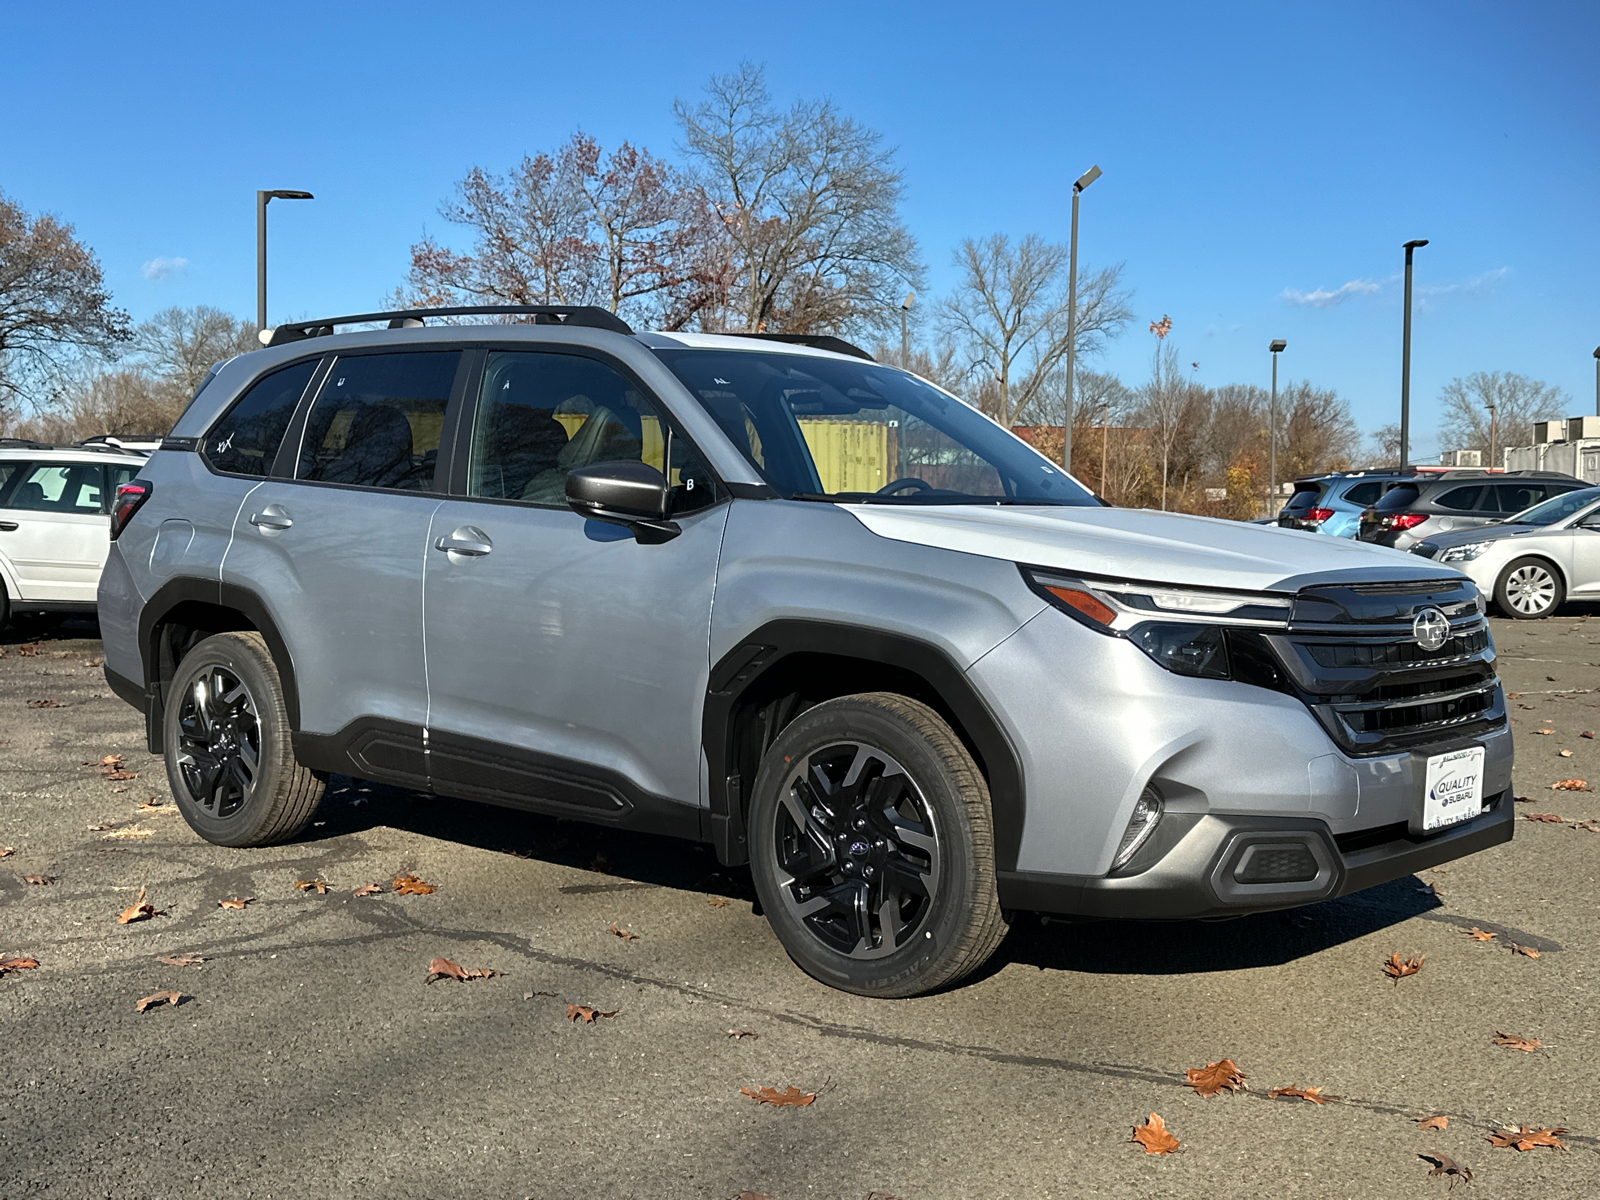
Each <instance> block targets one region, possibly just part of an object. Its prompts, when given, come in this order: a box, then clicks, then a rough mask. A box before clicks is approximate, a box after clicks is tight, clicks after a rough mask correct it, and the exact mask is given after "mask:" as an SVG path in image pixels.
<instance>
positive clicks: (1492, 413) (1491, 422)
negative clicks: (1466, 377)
mask: <svg viewBox="0 0 1600 1200" xmlns="http://www.w3.org/2000/svg"><path fill="white" fill-rule="evenodd" d="M1484 407H1485V408H1487V409H1488V410H1489V461H1488V462H1486V463H1484V464H1483V465H1484V466H1485V467H1486V468H1488V469H1489V470H1491V471H1492V470H1494V439H1495V434H1497V433H1498V432H1499V430H1498V429H1497V428H1496V427H1495V411H1494V405H1492V404H1485V405H1484Z"/></svg>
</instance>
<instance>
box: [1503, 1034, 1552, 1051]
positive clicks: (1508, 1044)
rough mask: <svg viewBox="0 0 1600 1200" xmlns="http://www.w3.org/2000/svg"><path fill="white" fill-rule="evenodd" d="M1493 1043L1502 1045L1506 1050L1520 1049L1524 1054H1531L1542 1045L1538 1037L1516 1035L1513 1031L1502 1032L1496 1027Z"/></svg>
mask: <svg viewBox="0 0 1600 1200" xmlns="http://www.w3.org/2000/svg"><path fill="white" fill-rule="evenodd" d="M1494 1044H1495V1045H1496V1046H1504V1047H1505V1048H1506V1049H1507V1050H1521V1051H1522V1052H1523V1053H1525V1054H1532V1053H1533V1052H1534V1051H1535V1050H1537V1049H1538V1048H1539V1047H1540V1046H1542V1045H1544V1043H1543V1042H1541V1041H1540V1040H1539V1039H1538V1038H1529V1037H1518V1036H1517V1035H1516V1034H1514V1033H1502V1032H1501V1031H1500V1030H1498V1029H1497V1030H1495V1033H1494Z"/></svg>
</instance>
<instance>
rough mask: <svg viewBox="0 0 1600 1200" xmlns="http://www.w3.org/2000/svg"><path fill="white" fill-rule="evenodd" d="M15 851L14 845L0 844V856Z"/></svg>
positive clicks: (6, 855)
mask: <svg viewBox="0 0 1600 1200" xmlns="http://www.w3.org/2000/svg"><path fill="white" fill-rule="evenodd" d="M16 852H17V848H16V847H15V846H0V858H7V857H9V856H10V855H13V854H15V853H16Z"/></svg>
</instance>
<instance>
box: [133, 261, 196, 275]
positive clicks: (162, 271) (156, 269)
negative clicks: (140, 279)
mask: <svg viewBox="0 0 1600 1200" xmlns="http://www.w3.org/2000/svg"><path fill="white" fill-rule="evenodd" d="M188 269H189V260H188V259H187V258H152V259H151V260H150V261H149V262H147V263H145V265H144V268H143V270H144V277H145V278H146V279H170V278H171V277H172V276H174V275H182V274H183V273H184V272H185V271H187V270H188Z"/></svg>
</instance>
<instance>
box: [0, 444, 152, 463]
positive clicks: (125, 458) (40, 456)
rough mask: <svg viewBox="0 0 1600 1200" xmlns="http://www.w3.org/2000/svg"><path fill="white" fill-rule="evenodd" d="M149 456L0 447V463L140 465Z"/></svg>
mask: <svg viewBox="0 0 1600 1200" xmlns="http://www.w3.org/2000/svg"><path fill="white" fill-rule="evenodd" d="M149 457H150V456H149V455H148V454H142V453H140V452H139V451H136V450H98V449H95V448H94V447H93V446H33V447H29V446H0V462H14V461H17V460H19V459H20V460H23V461H26V462H123V463H134V464H140V463H143V462H145V461H146V460H147V459H148V458H149Z"/></svg>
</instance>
